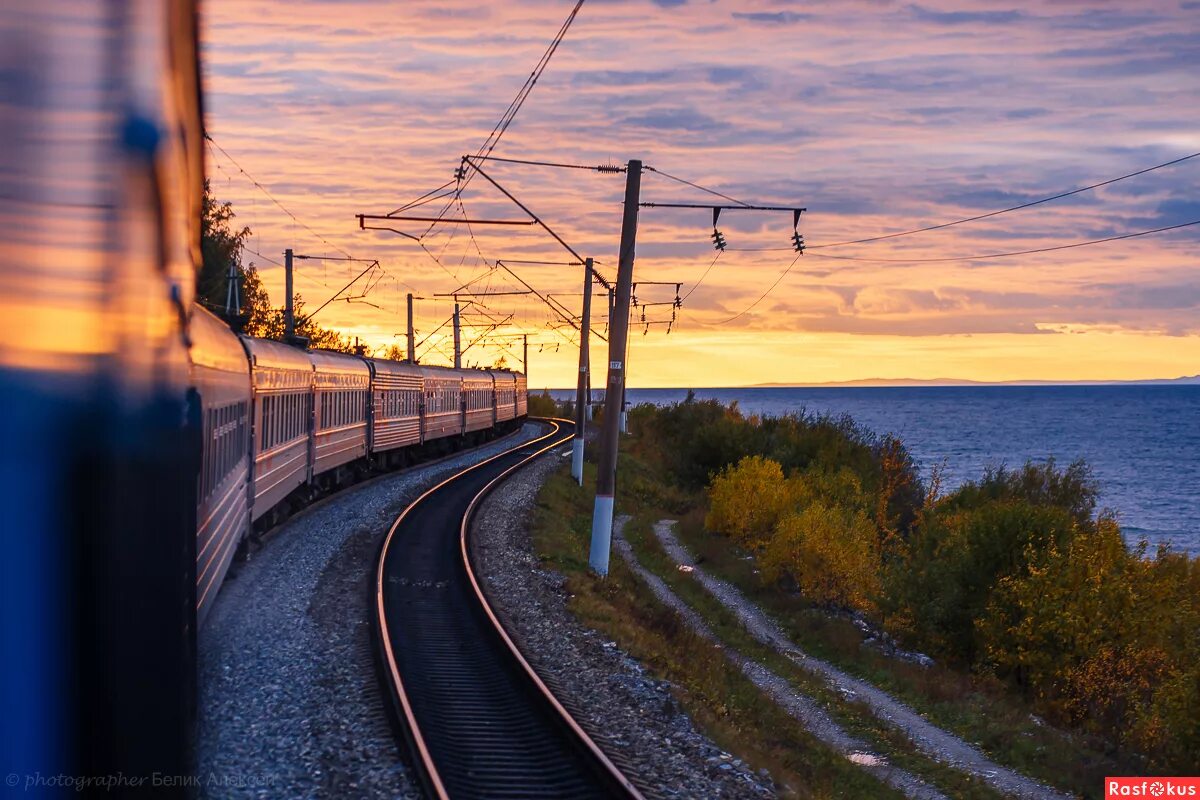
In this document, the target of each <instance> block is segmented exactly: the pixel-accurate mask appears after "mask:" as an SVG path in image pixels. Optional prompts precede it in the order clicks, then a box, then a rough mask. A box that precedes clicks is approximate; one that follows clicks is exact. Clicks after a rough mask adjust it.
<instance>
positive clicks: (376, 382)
mask: <svg viewBox="0 0 1200 800" xmlns="http://www.w3.org/2000/svg"><path fill="white" fill-rule="evenodd" d="M367 363H368V364H369V365H370V367H371V427H370V436H369V440H368V445H369V447H370V450H371V452H372V453H383V452H387V451H388V450H394V449H396V448H398V447H410V446H412V445H419V444H421V442H422V439H421V392H422V389H423V382H422V380H421V368H420V367H418V366H416V365H414V364H407V363H404V362H400V361H389V360H387V359H380V358H372V359H368V361H367Z"/></svg>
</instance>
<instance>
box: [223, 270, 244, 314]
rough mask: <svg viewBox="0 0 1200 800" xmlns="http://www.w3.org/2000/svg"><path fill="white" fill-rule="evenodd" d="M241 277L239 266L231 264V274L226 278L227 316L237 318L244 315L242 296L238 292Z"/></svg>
mask: <svg viewBox="0 0 1200 800" xmlns="http://www.w3.org/2000/svg"><path fill="white" fill-rule="evenodd" d="M240 279H241V275H239V274H238V268H237V264H235V263H233V261H230V262H229V273H228V274H227V275H226V276H225V316H227V317H236V316H239V315H240V314H241V313H242V294H241V292H240V291H238V284H239V282H240Z"/></svg>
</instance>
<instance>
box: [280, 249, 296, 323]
mask: <svg viewBox="0 0 1200 800" xmlns="http://www.w3.org/2000/svg"><path fill="white" fill-rule="evenodd" d="M283 294H284V298H283V340H284V341H285V342H290V341H291V339H292V337H293V336H295V335H296V310H295V308H293V307H292V248H290V247H289V248H288V249H287V250H284V251H283Z"/></svg>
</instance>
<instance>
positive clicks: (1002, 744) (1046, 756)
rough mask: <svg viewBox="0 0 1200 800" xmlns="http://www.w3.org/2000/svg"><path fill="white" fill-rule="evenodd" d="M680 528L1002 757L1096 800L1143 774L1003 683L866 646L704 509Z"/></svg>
mask: <svg viewBox="0 0 1200 800" xmlns="http://www.w3.org/2000/svg"><path fill="white" fill-rule="evenodd" d="M677 534H678V536H679V539H680V541H681V542H683V543H684V544H685V545H686V546H687V547H688V549H689V550H690V551H691V552H692V553H693V554H694V555H695V556H696V558H697V559H698V561H699V563H701V564H702V565H703V567H704V569H705V570H707V571H708V572H710V573H711V574H713V575H714V576H716V577H719V578H722V579H724V580H726V581H728V582H729V583H731V584H733V585H734V586H737V587H738V588H739V589H740V590H741V591H742V592H743V593H744V594H745V595H746V596H747V597H748V598H749V599H750V600H752V601H753V602H755V603H756V604H757V605H758V606H759V607H760V608H762V609H763V610H764V611H766V612H767V613H768V614H770V615H771V616H772V618H774V619H775V620H776V622H778V623H779V624H780V626H781V627H782V628H783V629H784V631H785V632H786V633H787V634H788V636H789V637H790V638H791V639H792V641H794V642H795V643H796V644H797V645H798V646H799V647H800V648H801V649H802V650H804V651H805V652H807V653H809V654H810V655H813V656H815V657H817V658H821V659H823V660H825V661H828V662H830V663H832V664H834V665H835V666H837V667H839V668H841V669H842V670H844V671H845V672H847V673H849V674H851V675H854V676H855V677H858V678H861V679H863V680H865V681H867V682H869V683H871V684H873V685H875V686H878V687H879V688H881V689H884V690H885V691H887V692H888V693H890V694H891V695H892V696H894V697H896V698H897V699H899V700H902V701H903V702H905V703H907V704H908V705H909V706H911V707H912V708H914V709H915V710H917V711H918V712H920V713H921V714H922V715H923V716H925V718H926V719H928V720H930V721H931V722H933V723H934V724H936V725H938V726H940V727H942V728H944V729H946V730H948V731H951V732H953V733H955V734H957V735H958V736H960V737H961V738H963V739H965V740H966V741H968V742H972V743H974V744H976V745H977V746H978V747H979V748H980V749H981V750H982V751H984V752H985V753H987V754H988V755H989V757H991V758H992V759H993V760H994V761H996V762H997V763H999V764H1003V765H1004V766H1007V767H1010V768H1012V769H1015V770H1017V771H1018V772H1021V773H1023V774H1026V775H1029V776H1030V777H1033V778H1036V779H1038V780H1041V781H1044V782H1046V783H1048V784H1050V785H1052V786H1057V787H1058V788H1061V789H1064V790H1067V791H1070V792H1072V793H1075V794H1079V795H1082V796H1084V797H1089V798H1091V797H1097V798H1098V797H1101V796H1103V779H1104V776H1105V775H1117V774H1134V773H1136V771H1137V767H1136V765H1133V764H1128V763H1122V762H1121V761H1120V760H1118V759H1116V758H1114V757H1113V756H1111V755H1110V754H1108V753H1106V752H1105V751H1104V749H1103V748H1102V747H1100V746H1098V745H1097V744H1096V743H1095V742H1092V741H1089V740H1088V739H1087V738H1086V737H1083V736H1078V735H1073V734H1070V733H1067V732H1064V731H1061V730H1058V729H1056V728H1054V727H1051V726H1049V725H1046V724H1044V723H1039V722H1036V721H1035V719H1036V718H1035V716H1034V715H1033V713H1032V710H1031V707H1030V706H1029V705H1028V704H1027V703H1026V702H1024V701H1023V700H1022V698H1020V697H1018V696H1015V695H1014V694H1013V693H1011V692H1008V691H1006V690H1005V687H1004V686H1003V684H1001V683H1000V682H999V681H996V680H994V679H990V678H988V677H987V676H979V675H971V674H966V673H963V672H961V671H958V670H954V669H951V668H949V667H946V666H944V665H941V664H935V665H934V666H933V667H929V668H924V667H920V666H918V665H916V664H911V663H908V662H904V661H899V660H897V659H894V658H889V657H887V656H885V655H884V654H882V653H880V652H878V651H877V650H875V649H873V648H870V647H866V646H864V645H863V640H864V636H863V633H862V632H861V631H860V630H859V629H858V628H857V627H856V626H855V625H854V624H853V623H852V622H851V621H850V620H848V619H845V618H839V617H836V616H833V615H831V614H829V613H828V612H827V611H824V610H822V609H818V608H814V607H812V606H811V605H810V604H809V603H807V602H805V601H804V599H803V598H801V597H799V596H798V595H796V594H794V593H791V592H786V591H783V590H782V589H780V588H779V587H778V586H773V585H769V584H765V583H764V582H763V581H762V580H761V579H760V578H759V576H758V574H757V572H756V571H755V566H754V562H753V561H752V560H749V559H747V558H746V556H747V554H746V553H743V552H740V551H739V550H738V549H737V548H736V547H734V545H733V544H732V543H731V542H730V541H729V540H728V539H726V538H725V537H722V536H718V535H714V534H711V533H708V532H707V531H705V530H704V525H703V514H702V512H698V511H693V512H692V513H689V514H688V515H685V516H684V517H683V519H682V520H681V523H680V525H679V526H678V527H677ZM1130 770H1133V772H1130Z"/></svg>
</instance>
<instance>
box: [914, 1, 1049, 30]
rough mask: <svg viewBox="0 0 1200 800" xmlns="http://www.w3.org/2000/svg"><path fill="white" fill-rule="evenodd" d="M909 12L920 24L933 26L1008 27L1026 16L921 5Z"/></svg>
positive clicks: (1004, 12) (1003, 12)
mask: <svg viewBox="0 0 1200 800" xmlns="http://www.w3.org/2000/svg"><path fill="white" fill-rule="evenodd" d="M908 10H909V12H910V13H911V14H912V16H913V18H914V19H916V20H917V21H918V22H925V23H930V24H933V25H977V24H984V25H1007V24H1009V23H1012V22H1018V21H1020V20H1021V19H1023V18H1024V16H1025V15H1024V14H1022V13H1021V12H1020V11H1018V10H1016V9H1007V10H1004V11H934V10H932V9H929V8H926V7H924V6H919V5H910V6H909V7H908Z"/></svg>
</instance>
